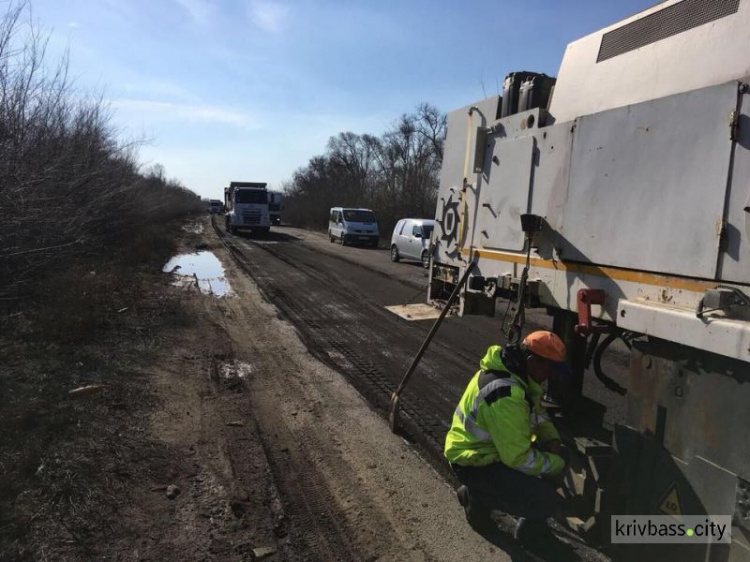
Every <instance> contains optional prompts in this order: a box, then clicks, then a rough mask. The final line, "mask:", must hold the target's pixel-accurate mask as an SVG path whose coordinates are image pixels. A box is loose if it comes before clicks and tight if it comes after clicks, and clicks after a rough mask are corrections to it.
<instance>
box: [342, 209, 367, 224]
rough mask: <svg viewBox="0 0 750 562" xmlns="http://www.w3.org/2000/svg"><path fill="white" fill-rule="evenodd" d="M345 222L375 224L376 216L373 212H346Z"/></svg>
mask: <svg viewBox="0 0 750 562" xmlns="http://www.w3.org/2000/svg"><path fill="white" fill-rule="evenodd" d="M344 220H346V221H347V222H375V214H374V213H373V212H372V211H354V210H346V211H344Z"/></svg>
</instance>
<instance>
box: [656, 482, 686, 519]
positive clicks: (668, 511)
mask: <svg viewBox="0 0 750 562" xmlns="http://www.w3.org/2000/svg"><path fill="white" fill-rule="evenodd" d="M659 511H661V512H662V513H663V514H665V515H682V506H680V494H679V493H678V492H677V484H672V486H671V487H670V488H669V490H668V491H667V493H666V494H665V495H664V499H663V500H661V503H660V504H659Z"/></svg>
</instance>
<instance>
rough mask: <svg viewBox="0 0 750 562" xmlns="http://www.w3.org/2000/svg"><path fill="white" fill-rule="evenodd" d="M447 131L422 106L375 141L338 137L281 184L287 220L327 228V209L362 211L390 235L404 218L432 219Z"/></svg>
mask: <svg viewBox="0 0 750 562" xmlns="http://www.w3.org/2000/svg"><path fill="white" fill-rule="evenodd" d="M445 132H446V118H445V115H444V114H442V113H441V112H440V111H438V110H437V109H436V108H435V107H433V106H431V105H429V104H420V105H419V106H418V107H417V110H416V113H414V114H407V115H402V116H401V118H400V119H399V120H398V121H397V122H396V123H395V124H394V125H393V126H392V127H391V129H390V130H389V131H387V132H386V133H385V134H384V135H382V136H381V137H379V138H378V137H374V136H372V135H357V134H354V133H350V132H347V133H339V135H338V136H336V137H332V138H331V139H330V140H329V142H328V149H327V151H326V154H325V155H323V156H317V157H315V158H313V159H311V160H310V162H309V163H308V164H307V166H305V167H304V168H301V169H299V170H297V172H296V173H295V174H294V177H293V179H292V180H291V181H290V182H288V183H287V184H286V185H285V188H284V190H285V192H286V202H285V220H287V221H288V222H291V223H292V224H297V225H300V226H307V227H311V228H325V226H326V225H327V221H328V218H327V217H328V211H329V209H330V208H331V207H334V206H356V207H359V206H362V207H369V208H372V209H373V210H375V212H376V214H377V215H378V217H379V219H380V229H381V232H382V233H388V232H390V230H391V229H392V228H393V226H394V225H395V224H396V222H397V221H398V220H399V219H401V218H403V217H407V216H409V217H423V218H431V217H433V216H434V214H435V203H436V199H437V191H438V183H439V175H440V166H441V164H442V160H443V151H444V145H445Z"/></svg>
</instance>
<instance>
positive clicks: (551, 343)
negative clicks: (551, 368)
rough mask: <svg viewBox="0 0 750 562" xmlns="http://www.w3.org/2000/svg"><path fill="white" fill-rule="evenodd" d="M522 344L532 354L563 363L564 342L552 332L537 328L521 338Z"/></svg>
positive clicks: (564, 353)
mask: <svg viewBox="0 0 750 562" xmlns="http://www.w3.org/2000/svg"><path fill="white" fill-rule="evenodd" d="M523 346H524V347H525V348H526V350H527V351H529V352H531V353H532V354H534V355H536V356H538V357H542V358H544V359H548V360H550V361H554V362H555V363H562V364H564V363H565V355H566V352H565V344H564V343H563V341H562V340H561V339H560V338H559V336H557V335H556V334H553V333H552V332H548V331H547V330H538V331H536V332H532V333H530V334H529V335H528V336H526V339H524V340H523Z"/></svg>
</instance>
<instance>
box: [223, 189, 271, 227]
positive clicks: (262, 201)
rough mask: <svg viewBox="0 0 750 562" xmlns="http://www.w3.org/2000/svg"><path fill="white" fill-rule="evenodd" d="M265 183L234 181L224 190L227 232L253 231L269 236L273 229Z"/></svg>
mask: <svg viewBox="0 0 750 562" xmlns="http://www.w3.org/2000/svg"><path fill="white" fill-rule="evenodd" d="M266 185H267V184H265V183H256V182H239V181H233V182H232V183H230V184H229V187H225V188H224V206H225V209H226V211H225V213H224V224H225V226H226V229H227V232H229V233H230V234H236V233H237V231H238V230H251V231H252V232H253V233H255V234H261V235H267V234H268V231H269V230H270V229H271V219H270V217H269V214H268V190H267V189H266Z"/></svg>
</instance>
